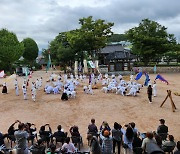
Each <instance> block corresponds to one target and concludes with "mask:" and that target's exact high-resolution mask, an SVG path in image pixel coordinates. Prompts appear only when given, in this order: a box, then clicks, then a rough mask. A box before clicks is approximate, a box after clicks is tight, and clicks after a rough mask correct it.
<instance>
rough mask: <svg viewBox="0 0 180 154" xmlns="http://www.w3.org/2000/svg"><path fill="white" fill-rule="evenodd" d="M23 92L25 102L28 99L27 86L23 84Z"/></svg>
mask: <svg viewBox="0 0 180 154" xmlns="http://www.w3.org/2000/svg"><path fill="white" fill-rule="evenodd" d="M22 91H23V96H24V100H26V99H27V88H26V86H25V85H24V84H23V87H22Z"/></svg>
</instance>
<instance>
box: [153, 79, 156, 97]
mask: <svg viewBox="0 0 180 154" xmlns="http://www.w3.org/2000/svg"><path fill="white" fill-rule="evenodd" d="M152 89H153V95H154V97H156V96H157V87H156V81H154V84H153V86H152Z"/></svg>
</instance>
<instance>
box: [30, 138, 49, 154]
mask: <svg viewBox="0 0 180 154" xmlns="http://www.w3.org/2000/svg"><path fill="white" fill-rule="evenodd" d="M45 149H46V146H45V145H44V142H43V140H42V139H39V140H38V141H37V143H36V144H34V145H33V146H32V148H31V150H30V151H31V152H32V154H45Z"/></svg>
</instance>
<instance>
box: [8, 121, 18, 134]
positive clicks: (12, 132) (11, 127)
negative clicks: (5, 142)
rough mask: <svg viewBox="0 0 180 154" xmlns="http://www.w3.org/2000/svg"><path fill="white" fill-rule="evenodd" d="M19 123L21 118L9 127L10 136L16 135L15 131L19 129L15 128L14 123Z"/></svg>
mask: <svg viewBox="0 0 180 154" xmlns="http://www.w3.org/2000/svg"><path fill="white" fill-rule="evenodd" d="M17 123H21V122H20V121H19V120H16V121H15V122H14V123H13V124H12V125H11V126H10V127H9V129H8V135H9V136H12V135H14V132H15V131H17V130H18V129H15V128H14V125H15V124H17Z"/></svg>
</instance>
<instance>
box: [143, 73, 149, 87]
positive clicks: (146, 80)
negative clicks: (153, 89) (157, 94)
mask: <svg viewBox="0 0 180 154" xmlns="http://www.w3.org/2000/svg"><path fill="white" fill-rule="evenodd" d="M145 76H146V79H145V82H144V86H148V83H149V81H150V78H149V75H148V73H145Z"/></svg>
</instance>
